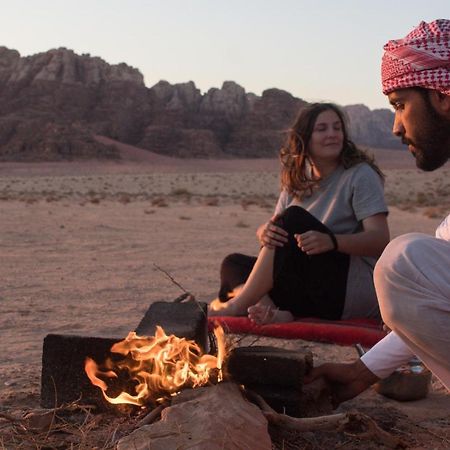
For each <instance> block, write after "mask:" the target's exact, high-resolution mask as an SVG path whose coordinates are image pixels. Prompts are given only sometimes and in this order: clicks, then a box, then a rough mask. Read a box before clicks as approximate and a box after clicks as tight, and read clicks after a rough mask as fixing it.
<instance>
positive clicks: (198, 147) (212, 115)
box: [0, 47, 398, 161]
mask: <svg viewBox="0 0 450 450" xmlns="http://www.w3.org/2000/svg"><path fill="white" fill-rule="evenodd" d="M305 104H306V102H305V101H303V100H302V99H299V98H295V97H293V96H292V95H291V94H289V93H288V92H285V91H282V90H279V89H268V90H266V91H264V92H263V94H262V95H261V96H256V95H254V94H252V93H247V92H245V90H244V88H243V87H241V86H239V85H238V84H236V83H234V82H232V81H226V82H225V83H223V86H222V87H221V88H220V89H217V88H211V89H210V90H209V91H208V92H206V93H204V94H202V93H201V92H200V90H199V89H197V88H196V86H195V84H194V83H193V82H192V81H190V82H188V83H180V84H174V85H171V84H170V83H168V82H167V81H160V82H159V83H157V84H156V85H154V86H153V87H151V88H147V87H146V86H145V84H144V81H143V77H142V75H141V73H140V72H139V71H138V70H137V69H135V68H132V67H130V66H128V65H126V64H123V63H122V64H117V65H110V64H108V63H106V62H105V61H103V60H102V59H101V58H98V57H92V56H90V55H89V54H83V55H77V54H76V53H74V52H73V51H72V50H68V49H65V48H59V49H54V50H49V51H48V52H45V53H39V54H36V55H32V56H27V57H21V56H20V54H19V53H18V52H17V51H15V50H10V49H8V48H6V47H0V160H16V161H31V160H58V159H76V158H117V157H118V156H119V155H118V152H117V150H116V149H115V148H114V147H112V146H106V145H103V144H101V143H99V142H98V141H97V140H95V139H94V136H95V135H103V136H107V137H110V138H112V139H115V140H119V141H121V142H124V143H127V144H132V145H135V146H138V147H142V148H144V149H148V150H151V151H154V152H157V153H160V154H164V155H170V156H178V157H202V158H216V157H229V156H233V157H271V156H275V155H276V154H277V151H278V149H279V147H280V145H281V144H282V142H283V139H284V130H286V128H287V127H288V126H289V125H290V124H291V122H292V121H293V119H294V118H295V116H296V114H297V112H298V110H299V109H300V108H301V107H302V106H304V105H305ZM345 109H346V110H347V113H348V115H349V117H350V118H351V123H352V134H353V137H354V139H355V140H356V142H358V143H359V144H364V145H369V146H374V147H388V148H394V147H396V146H398V143H397V141H396V140H395V139H393V138H392V137H391V131H390V128H391V123H392V117H393V115H392V113H391V112H390V111H388V110H375V111H370V110H369V109H368V108H367V107H365V106H363V105H354V106H348V107H346V108H345Z"/></svg>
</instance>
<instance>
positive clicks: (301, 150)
mask: <svg viewBox="0 0 450 450" xmlns="http://www.w3.org/2000/svg"><path fill="white" fill-rule="evenodd" d="M328 110H331V111H334V112H335V113H336V114H337V115H338V117H339V120H340V121H341V125H342V132H343V135H344V140H343V145H342V151H341V154H340V163H341V164H342V166H343V167H344V168H345V169H348V168H350V167H353V166H355V165H356V164H359V163H361V162H366V163H368V164H369V165H370V166H371V167H372V168H373V169H374V170H375V172H377V173H378V175H379V176H380V177H381V178H382V179H384V175H383V173H382V172H381V170H380V169H379V167H378V166H377V165H376V164H375V162H374V159H373V157H371V156H369V155H368V154H367V153H366V152H365V151H363V150H361V149H359V148H358V147H357V146H356V145H355V144H354V143H353V142H352V141H351V140H350V139H349V137H348V130H347V123H346V119H345V116H344V113H343V111H342V110H341V109H340V108H339V107H338V106H337V105H335V104H333V103H313V104H311V105H309V106H307V107H305V108H303V109H301V110H300V113H299V115H298V116H297V119H296V120H295V122H294V125H293V126H292V127H291V128H290V129H289V132H288V137H287V140H286V144H285V145H284V147H282V148H281V150H280V160H281V166H282V167H281V188H282V189H285V190H287V192H288V193H289V194H290V195H293V196H294V197H297V198H299V199H301V198H303V197H305V196H308V195H311V194H312V192H313V191H314V190H315V189H316V188H317V186H318V183H319V181H320V179H316V178H313V177H312V174H311V173H308V172H310V170H308V165H309V164H307V163H308V160H309V154H308V145H309V141H310V140H311V135H312V133H313V131H314V125H315V123H316V120H317V117H318V116H319V114H321V113H323V112H324V111H328Z"/></svg>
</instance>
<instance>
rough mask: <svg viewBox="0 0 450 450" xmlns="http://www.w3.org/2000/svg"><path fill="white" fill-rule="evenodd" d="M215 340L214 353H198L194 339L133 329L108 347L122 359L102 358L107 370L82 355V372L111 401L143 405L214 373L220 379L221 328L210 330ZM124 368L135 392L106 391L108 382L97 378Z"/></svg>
mask: <svg viewBox="0 0 450 450" xmlns="http://www.w3.org/2000/svg"><path fill="white" fill-rule="evenodd" d="M214 334H215V335H216V338H217V343H218V355H217V357H216V356H212V355H207V354H205V355H202V352H201V349H200V347H199V346H198V345H197V344H196V342H195V341H191V340H187V339H185V338H178V337H177V336H174V335H170V336H167V335H166V333H165V332H164V330H163V329H162V328H161V327H159V326H158V327H156V334H155V336H154V337H141V336H138V335H136V333H135V332H130V333H129V334H128V336H127V337H126V338H125V339H124V340H123V341H120V342H117V343H116V344H114V345H113V346H112V347H111V352H113V353H118V354H121V355H123V356H124V357H125V359H124V360H122V361H120V362H117V363H113V362H112V361H111V360H110V359H109V360H108V361H106V363H105V367H106V369H107V370H102V369H100V368H99V366H98V365H97V363H96V362H95V361H94V360H93V359H91V358H86V361H85V367H84V369H85V371H86V374H87V376H88V377H89V379H90V380H91V383H92V384H93V385H94V386H97V387H99V388H100V389H101V390H102V393H103V396H104V397H105V399H106V400H107V401H108V402H110V403H113V404H119V403H128V404H132V405H138V406H141V405H144V404H146V403H148V402H149V401H151V400H156V399H157V397H159V396H161V395H163V394H170V395H175V394H176V392H178V391H179V390H180V389H181V388H182V387H184V386H192V387H196V386H202V385H205V384H206V383H208V382H209V380H210V378H211V375H212V374H213V372H214V373H216V374H217V378H218V381H221V380H222V364H223V360H224V357H225V354H226V347H225V334H224V332H223V329H222V328H221V327H217V328H216V329H215V330H214ZM123 370H126V371H128V373H129V375H130V378H131V379H132V380H133V381H134V382H135V383H136V386H135V391H136V394H135V395H132V394H129V393H127V392H122V393H121V394H119V395H118V396H117V397H110V396H108V395H107V394H106V391H107V390H108V385H107V384H106V383H105V381H103V380H102V379H100V378H99V376H102V377H106V378H118V374H117V372H119V371H123Z"/></svg>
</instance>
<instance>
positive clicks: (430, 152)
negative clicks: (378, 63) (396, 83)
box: [388, 89, 450, 171]
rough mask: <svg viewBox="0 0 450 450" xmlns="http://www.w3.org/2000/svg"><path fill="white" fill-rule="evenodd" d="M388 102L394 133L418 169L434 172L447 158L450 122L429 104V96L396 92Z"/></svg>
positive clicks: (449, 150)
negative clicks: (412, 157)
mask: <svg viewBox="0 0 450 450" xmlns="http://www.w3.org/2000/svg"><path fill="white" fill-rule="evenodd" d="M388 97H389V102H390V104H391V105H392V106H393V107H394V110H395V120H394V127H393V130H392V131H393V133H394V134H395V135H397V136H399V137H401V138H402V142H403V143H404V144H408V149H409V151H410V152H411V153H412V154H413V155H414V157H415V158H416V165H417V167H418V168H419V169H423V170H427V171H430V170H434V169H437V168H438V167H441V166H442V165H443V164H445V162H446V161H447V160H448V158H449V157H450V122H449V120H448V119H446V118H445V117H442V116H440V115H439V114H438V113H437V112H436V110H435V109H434V108H433V106H432V105H431V103H430V100H429V97H428V92H426V91H425V92H424V91H420V90H417V89H399V90H397V91H394V92H391V93H390V94H389V95H388Z"/></svg>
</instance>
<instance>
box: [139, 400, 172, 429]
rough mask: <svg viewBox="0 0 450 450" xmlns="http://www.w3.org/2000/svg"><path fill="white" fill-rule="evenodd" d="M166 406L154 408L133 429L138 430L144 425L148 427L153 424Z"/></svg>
mask: <svg viewBox="0 0 450 450" xmlns="http://www.w3.org/2000/svg"><path fill="white" fill-rule="evenodd" d="M166 406H167V405H166V404H165V403H163V404H161V405H159V406H157V407H156V408H154V409H152V410H151V411H150V412H149V413H148V414H147V415H146V416H145V417H144V418H143V419H142V420H140V421H139V422H138V423H137V424H136V427H135V428H140V427H142V426H144V425H150V424H151V423H153V422H154V421H155V420H156V419H157V418H158V417H159V416H160V415H161V411H162V410H163V409H164V408H165V407H166Z"/></svg>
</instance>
